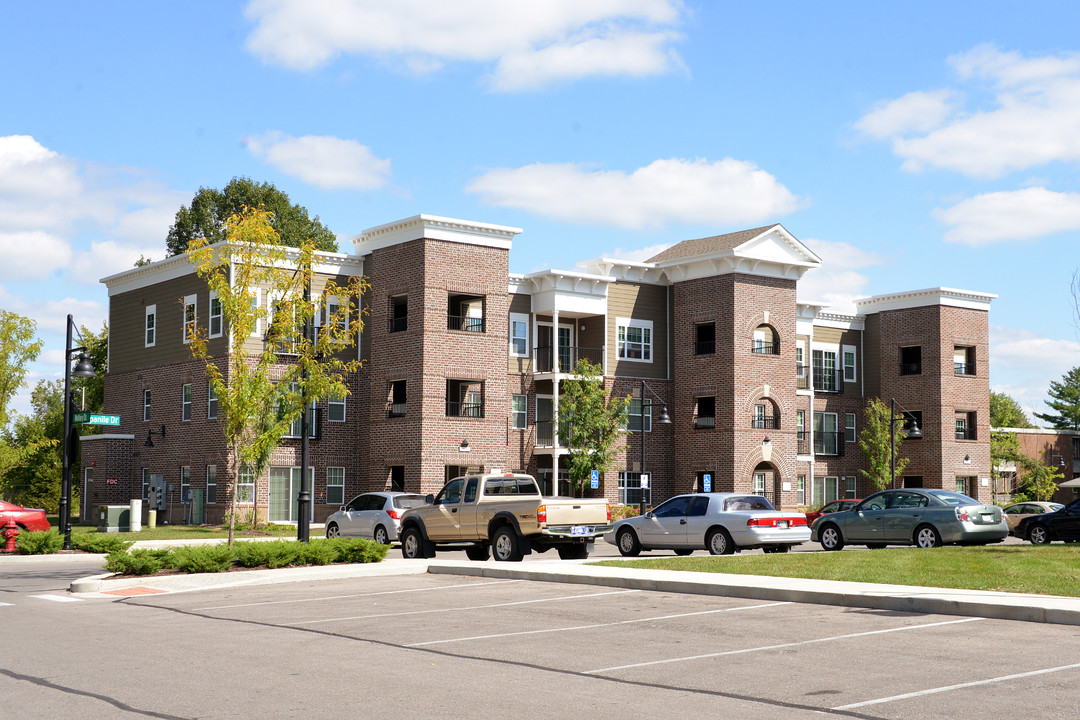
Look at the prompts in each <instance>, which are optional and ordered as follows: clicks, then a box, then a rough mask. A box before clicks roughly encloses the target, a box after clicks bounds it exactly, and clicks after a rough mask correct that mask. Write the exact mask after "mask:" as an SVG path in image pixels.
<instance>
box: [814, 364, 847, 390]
mask: <svg viewBox="0 0 1080 720" xmlns="http://www.w3.org/2000/svg"><path fill="white" fill-rule="evenodd" d="M814 391H815V392H822V393H836V394H837V395H843V393H844V373H843V371H842V370H831V371H828V372H826V370H825V369H824V368H816V367H815V368H814Z"/></svg>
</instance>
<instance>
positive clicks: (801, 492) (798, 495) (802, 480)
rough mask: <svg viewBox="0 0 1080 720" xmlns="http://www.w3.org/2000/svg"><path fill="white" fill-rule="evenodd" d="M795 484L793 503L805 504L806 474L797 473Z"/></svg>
mask: <svg viewBox="0 0 1080 720" xmlns="http://www.w3.org/2000/svg"><path fill="white" fill-rule="evenodd" d="M796 483H797V484H796V486H795V504H796V505H806V476H805V475H799V477H798V480H796Z"/></svg>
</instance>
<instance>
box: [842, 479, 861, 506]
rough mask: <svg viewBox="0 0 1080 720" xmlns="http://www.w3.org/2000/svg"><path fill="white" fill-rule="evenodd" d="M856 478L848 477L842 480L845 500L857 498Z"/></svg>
mask: <svg viewBox="0 0 1080 720" xmlns="http://www.w3.org/2000/svg"><path fill="white" fill-rule="evenodd" d="M857 485H858V478H856V477H855V476H854V475H848V476H846V477H845V478H844V498H845V499H847V500H854V499H855V498H857V497H858V494H857V489H858V487H857Z"/></svg>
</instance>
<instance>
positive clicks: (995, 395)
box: [990, 390, 1035, 428]
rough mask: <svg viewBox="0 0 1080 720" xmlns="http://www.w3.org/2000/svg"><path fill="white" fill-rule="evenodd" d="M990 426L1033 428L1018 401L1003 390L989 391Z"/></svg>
mask: <svg viewBox="0 0 1080 720" xmlns="http://www.w3.org/2000/svg"><path fill="white" fill-rule="evenodd" d="M990 427H995V428H1033V427H1035V425H1034V424H1032V422H1031V420H1029V419H1028V416H1027V413H1025V412H1024V409H1023V408H1022V407H1020V403H1018V402H1016V400H1013V399H1012V398H1011V397H1010V396H1008V395H1006V394H1005V393H1003V392H994V391H992V390H991V391H990Z"/></svg>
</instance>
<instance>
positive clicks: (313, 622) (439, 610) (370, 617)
mask: <svg viewBox="0 0 1080 720" xmlns="http://www.w3.org/2000/svg"><path fill="white" fill-rule="evenodd" d="M636 592H641V591H640V590H609V591H606V592H598V593H588V594H587V595H563V596H562V597H553V598H537V599H535V600H516V601H514V602H504V603H492V604H491V605H471V606H467V607H448V608H435V609H432V610H410V611H408V612H395V613H381V614H378V615H353V616H350V617H339V618H328V619H326V620H304V621H301V622H295V623H289V625H290V626H292V627H295V626H297V625H316V624H318V623H328V622H340V621H342V620H373V619H375V618H386V617H401V616H403V615H430V614H433V613H448V612H461V611H462V610H487V609H488V608H497V607H510V606H513V605H534V604H536V603H544V602H554V601H556V600H578V599H580V598H591V597H600V596H602V595H623V594H626V593H636Z"/></svg>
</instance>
